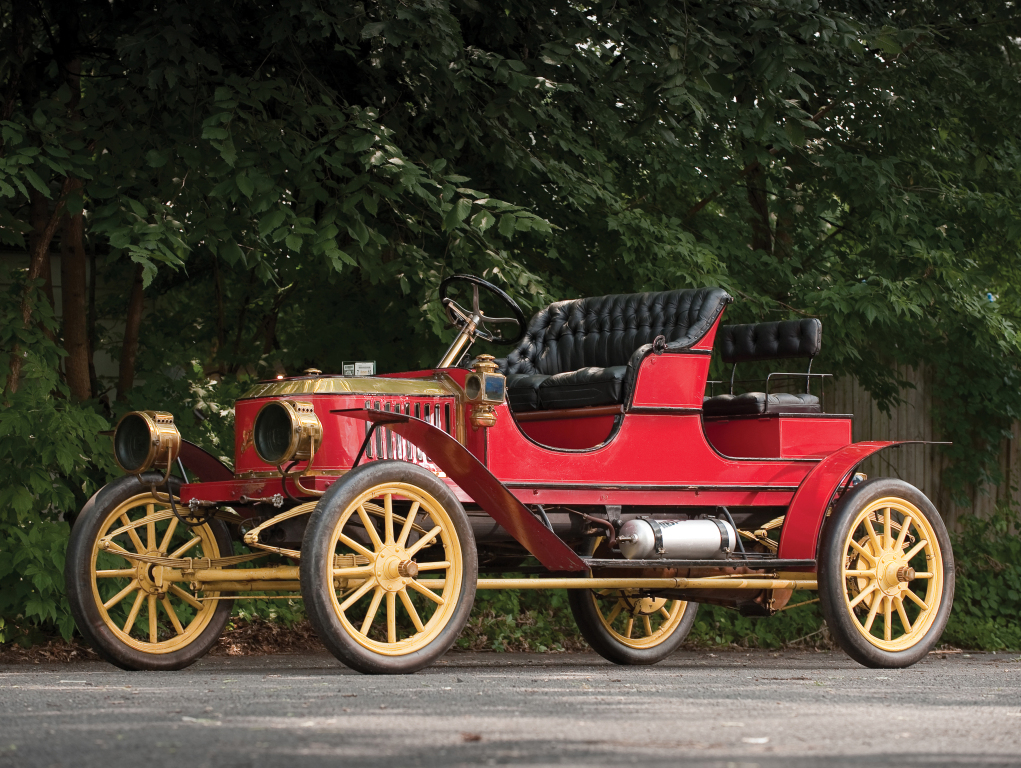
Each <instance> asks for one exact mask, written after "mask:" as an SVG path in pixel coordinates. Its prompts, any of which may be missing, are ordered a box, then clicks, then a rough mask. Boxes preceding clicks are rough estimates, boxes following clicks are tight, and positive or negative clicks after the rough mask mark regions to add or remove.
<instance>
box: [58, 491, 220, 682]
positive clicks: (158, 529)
mask: <svg viewBox="0 0 1021 768" xmlns="http://www.w3.org/2000/svg"><path fill="white" fill-rule="evenodd" d="M143 480H144V481H145V482H142V481H140V480H139V479H138V478H137V477H135V476H134V475H132V476H129V477H122V478H120V479H119V480H116V481H114V482H113V483H110V484H109V485H107V486H105V487H104V488H102V489H101V490H100V491H99V492H98V493H97V494H96V495H95V496H93V497H92V498H91V499H89V501H88V502H87V503H86V505H85V507H84V508H83V509H82V511H81V514H79V515H78V519H77V520H76V521H75V524H74V528H72V530H71V540H70V542H69V543H68V548H67V559H66V561H65V566H64V577H65V582H66V587H67V598H68V602H69V603H70V607H71V615H72V616H74V620H75V624H76V625H77V626H78V630H79V631H80V632H81V633H82V635H83V636H84V637H85V639H86V640H87V641H88V642H89V643H90V644H91V645H92V647H93V648H95V650H96V652H97V653H98V654H99V655H100V656H102V657H103V658H104V659H106V660H107V661H109V662H110V663H112V664H115V665H117V666H118V667H121V668H122V669H131V670H136V669H150V670H166V669H181V668H182V667H186V666H188V665H189V664H191V663H193V662H194V661H195V660H197V659H199V658H201V657H202V656H204V655H205V654H206V653H207V652H208V651H209V649H210V648H212V647H213V645H214V644H215V643H216V641H217V639H218V638H219V637H220V633H221V632H222V631H223V628H224V626H225V625H226V624H227V620H228V619H229V618H230V612H231V603H230V601H229V600H220V599H218V598H219V595H218V594H216V593H203V594H202V595H201V596H200V595H199V594H198V593H196V592H195V591H194V590H192V589H191V587H190V586H189V583H188V582H187V581H176V580H174V574H176V573H179V572H180V571H181V569H182V567H183V566H184V563H185V562H186V561H187V560H188V558H212V559H215V558H218V557H221V556H223V555H226V554H229V553H230V551H231V540H230V533H229V531H228V530H227V526H226V525H224V523H223V522H222V521H220V520H210V521H208V522H207V523H204V524H202V525H197V526H188V525H185V524H184V523H182V522H181V520H180V519H179V518H178V517H177V515H175V514H174V511H173V509H172V508H171V506H170V497H169V496H168V495H167V494H166V493H160V492H157V493H156V494H155V495H154V494H153V491H152V485H151V483H155V482H160V481H161V480H162V476H160V475H155V474H154V475H145V476H144V478H143ZM179 485H180V482H179V481H178V480H177V479H176V478H171V479H170V489H169V490H170V491H171V493H176V492H177V489H178V487H179ZM141 558H145V559H141ZM177 561H179V562H180V563H181V565H176V563H177Z"/></svg>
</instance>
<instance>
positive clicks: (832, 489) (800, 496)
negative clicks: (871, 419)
mask: <svg viewBox="0 0 1021 768" xmlns="http://www.w3.org/2000/svg"><path fill="white" fill-rule="evenodd" d="M927 442H929V441H927V440H901V441H897V442H890V441H870V442H864V443H852V444H851V445H848V446H845V447H843V448H841V449H840V450H838V451H835V452H833V453H831V454H830V455H829V456H827V457H826V458H825V459H823V460H822V461H820V462H819V463H818V464H816V465H815V467H813V468H812V471H811V472H809V473H808V475H806V476H805V479H804V480H802V481H801V485H799V486H798V490H797V491H795V493H794V498H793V499H791V505H790V506H789V507H788V508H787V516H786V517H785V518H784V522H783V529H782V530H781V531H780V548H779V551H778V552H777V555H776V556H777V557H779V558H783V559H791V560H812V559H815V556H816V551H817V548H818V544H819V534H820V532H821V531H822V523H823V519H824V517H825V515H826V509H827V508H828V507H829V506H830V504H831V503H832V501H833V495H834V494H835V493H836V492H837V489H838V488H840V484H841V483H842V482H844V481H845V480H846V478H847V475H848V473H850V472H852V471H854V468H855V467H857V466H858V465H859V464H860V463H861V462H862V461H864V460H865V459H867V458H868V457H869V456H871V455H872V454H874V453H878V452H879V451H881V450H883V449H884V448H891V447H895V446H900V445H911V444H917V443H927ZM941 444H942V445H945V443H941Z"/></svg>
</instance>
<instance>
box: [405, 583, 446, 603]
mask: <svg viewBox="0 0 1021 768" xmlns="http://www.w3.org/2000/svg"><path fill="white" fill-rule="evenodd" d="M408 586H409V587H411V588H412V589H413V590H415V591H416V592H418V593H419V594H420V595H424V596H425V597H428V598H429V599H430V600H432V601H433V602H434V603H436V604H437V605H443V604H444V603H446V602H447V601H446V600H445V599H444V598H443V597H442V596H441V595H437V594H436V593H435V592H433V591H432V590H431V589H427V588H426V587H424V586H423V585H422V582H420V581H418V580H417V579H412V580H411V581H409V582H408Z"/></svg>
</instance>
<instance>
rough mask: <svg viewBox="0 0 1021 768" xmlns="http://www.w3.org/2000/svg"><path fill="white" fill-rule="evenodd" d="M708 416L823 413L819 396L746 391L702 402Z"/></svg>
mask: <svg viewBox="0 0 1021 768" xmlns="http://www.w3.org/2000/svg"><path fill="white" fill-rule="evenodd" d="M702 413H703V414H704V415H706V416H754V415H756V414H760V413H822V406H821V405H820V404H819V398H818V397H816V396H815V395H808V394H805V393H799V394H795V395H792V394H789V393H787V392H774V393H773V394H771V395H769V396H768V397H767V396H766V393H765V392H745V393H744V394H741V395H717V396H716V397H707V398H706V399H705V400H704V401H703V402H702Z"/></svg>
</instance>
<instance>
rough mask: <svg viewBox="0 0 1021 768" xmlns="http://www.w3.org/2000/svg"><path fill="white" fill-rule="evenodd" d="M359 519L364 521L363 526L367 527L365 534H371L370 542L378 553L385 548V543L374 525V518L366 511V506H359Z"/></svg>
mask: <svg viewBox="0 0 1021 768" xmlns="http://www.w3.org/2000/svg"><path fill="white" fill-rule="evenodd" d="M358 517H360V518H361V520H362V525H363V526H365V532H366V533H367V534H369V541H371V542H372V546H373V548H374V549H375V550H376V551H377V552H378V551H379V550H381V549H382V548H383V542H382V540H381V539H380V538H379V534H378V533H377V532H376V526H375V525H373V523H372V518H371V517H370V516H369V513H368V512H367V511H366V510H365V505H364V504H359V505H358Z"/></svg>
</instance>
